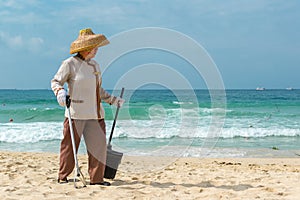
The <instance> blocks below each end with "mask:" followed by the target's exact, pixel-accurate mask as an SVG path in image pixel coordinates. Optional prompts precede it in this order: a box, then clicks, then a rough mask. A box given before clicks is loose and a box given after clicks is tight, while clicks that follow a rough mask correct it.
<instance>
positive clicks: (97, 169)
mask: <svg viewBox="0 0 300 200" xmlns="http://www.w3.org/2000/svg"><path fill="white" fill-rule="evenodd" d="M108 43H109V41H108V40H107V39H106V37H105V36H104V35H102V34H94V33H93V31H92V30H91V29H89V28H88V29H83V30H80V32H79V36H78V38H77V39H76V40H75V41H74V42H72V44H71V48H70V54H74V53H77V54H76V55H75V56H73V57H70V58H68V59H66V60H64V61H63V63H62V64H61V66H60V68H59V70H58V71H57V73H56V74H55V76H54V78H53V79H52V80H51V88H52V90H53V92H54V94H55V95H56V97H57V101H58V103H59V105H60V106H66V91H65V89H64V84H65V83H67V85H68V91H69V95H70V98H71V106H70V112H71V118H72V124H73V129H74V136H75V144H76V150H78V147H79V143H80V139H81V135H83V137H84V140H85V143H86V147H87V153H88V172H89V175H90V184H91V185H95V184H99V185H105V186H109V185H110V183H109V182H105V181H104V180H103V176H104V170H105V161H106V136H105V134H106V131H105V122H104V109H103V107H102V103H101V101H102V100H103V101H105V102H106V103H109V104H113V105H115V106H119V107H121V106H122V105H123V103H124V100H123V99H120V98H118V97H114V96H112V95H110V94H109V93H107V92H106V91H105V90H104V89H103V88H102V87H101V83H102V78H101V72H100V67H99V64H98V63H97V62H96V61H95V60H92V58H94V57H95V56H96V54H97V51H98V47H100V46H104V45H107V44H108ZM65 116H66V118H65V121H64V129H63V135H64V137H63V139H62V141H61V146H60V168H59V174H58V182H59V183H65V182H68V179H67V176H68V175H69V174H70V173H71V172H72V171H73V168H74V157H73V151H72V142H71V137H70V129H69V121H68V118H67V111H66V112H65Z"/></svg>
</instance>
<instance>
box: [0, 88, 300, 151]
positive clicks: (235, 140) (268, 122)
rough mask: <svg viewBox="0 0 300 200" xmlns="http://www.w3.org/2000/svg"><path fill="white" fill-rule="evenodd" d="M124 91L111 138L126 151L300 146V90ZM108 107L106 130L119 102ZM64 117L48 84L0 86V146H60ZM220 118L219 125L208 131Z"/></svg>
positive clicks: (299, 148) (30, 148)
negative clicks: (220, 99) (215, 98)
mask: <svg viewBox="0 0 300 200" xmlns="http://www.w3.org/2000/svg"><path fill="white" fill-rule="evenodd" d="M109 92H112V91H109ZM113 94H115V95H119V91H114V92H113ZM124 98H125V99H126V103H125V105H124V107H122V109H121V110H120V113H119V117H118V121H117V126H116V128H115V132H114V138H113V143H112V144H113V147H114V148H116V149H117V150H120V151H122V152H124V153H125V154H128V155H168V156H195V157H264V156H271V157H294V156H298V154H300V109H299V108H300V90H291V91H290V90H264V91H256V90H227V91H226V101H225V102H224V104H225V105H221V104H216V105H215V104H214V102H211V101H212V98H211V96H210V93H209V91H207V90H195V91H189V90H176V91H170V90H136V91H125V96H124ZM105 110H106V125H107V136H108V135H109V133H110V129H111V125H112V120H113V117H114V113H115V108H114V107H111V106H109V105H105ZM10 119H13V122H9V120H10ZM215 119H217V120H215ZM63 120H64V108H62V107H60V106H59V105H58V104H57V102H56V97H55V96H54V95H53V93H52V91H50V90H0V151H4V150H9V151H38V152H59V145H60V140H61V138H62V121H63ZM214 120H215V121H214ZM216 122H217V123H218V122H220V124H218V125H217V126H222V128H221V129H216V130H217V131H216V132H215V133H214V134H213V135H211V134H210V133H211V131H212V130H214V127H215V124H214V123H216ZM80 153H85V146H84V142H82V145H81V147H80Z"/></svg>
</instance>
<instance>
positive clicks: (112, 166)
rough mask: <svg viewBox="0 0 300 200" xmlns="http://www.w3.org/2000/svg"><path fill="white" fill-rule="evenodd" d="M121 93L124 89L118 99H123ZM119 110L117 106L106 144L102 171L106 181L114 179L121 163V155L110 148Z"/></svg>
mask: <svg viewBox="0 0 300 200" xmlns="http://www.w3.org/2000/svg"><path fill="white" fill-rule="evenodd" d="M123 93H124V88H122V91H121V94H120V98H122V97H123ZM119 109H120V107H119V106H118V107H117V111H116V114H115V119H114V122H113V125H112V128H111V133H110V136H109V141H108V144H107V155H106V167H105V171H104V178H107V179H114V178H115V176H116V173H117V170H118V167H119V164H120V163H121V160H122V157H123V153H121V152H118V151H114V150H112V146H111V140H112V136H113V133H114V129H115V125H116V122H117V117H118V114H119Z"/></svg>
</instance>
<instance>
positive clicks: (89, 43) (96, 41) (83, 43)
mask: <svg viewBox="0 0 300 200" xmlns="http://www.w3.org/2000/svg"><path fill="white" fill-rule="evenodd" d="M108 44H109V41H108V40H107V39H106V37H105V36H104V35H102V34H95V35H89V36H79V37H78V38H77V39H76V40H75V41H74V42H72V44H71V47H70V54H74V53H78V52H81V51H88V50H92V49H94V48H96V47H101V46H105V45H108Z"/></svg>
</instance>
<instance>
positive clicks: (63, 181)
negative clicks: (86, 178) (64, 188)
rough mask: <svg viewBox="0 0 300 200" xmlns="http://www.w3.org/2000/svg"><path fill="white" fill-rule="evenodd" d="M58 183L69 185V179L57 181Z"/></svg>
mask: <svg viewBox="0 0 300 200" xmlns="http://www.w3.org/2000/svg"><path fill="white" fill-rule="evenodd" d="M57 182H58V183H59V184H64V183H68V182H69V181H68V179H67V178H65V179H59V178H58V179H57Z"/></svg>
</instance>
